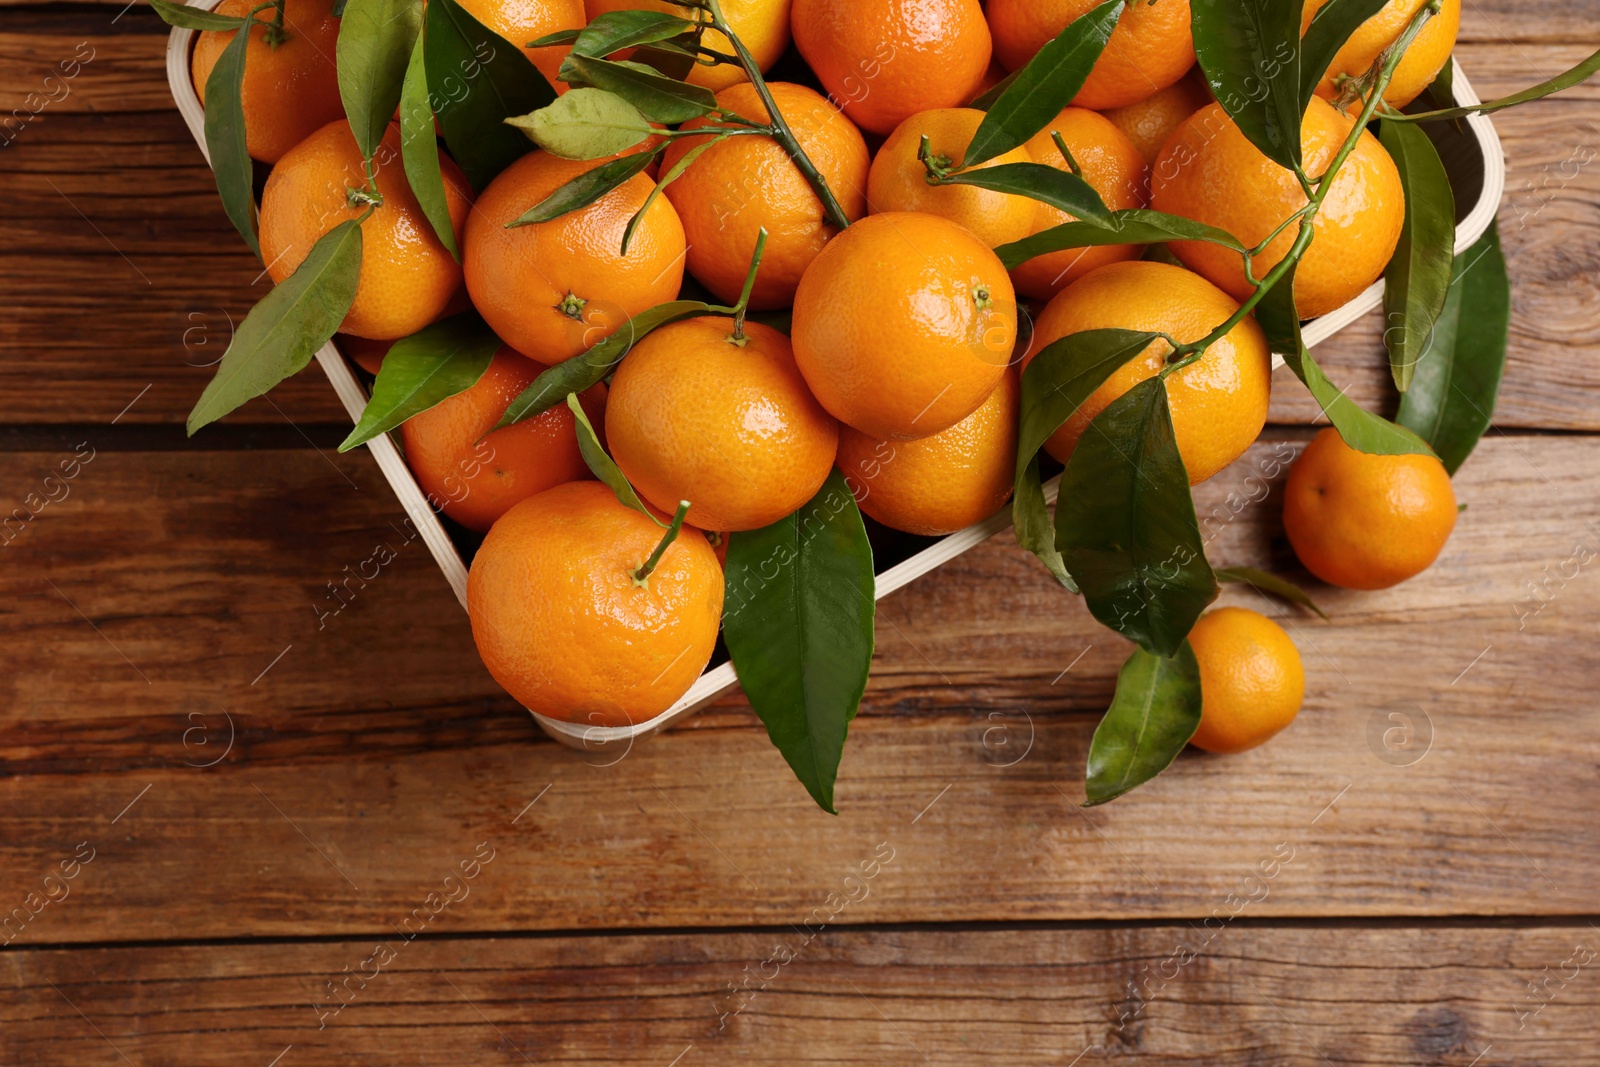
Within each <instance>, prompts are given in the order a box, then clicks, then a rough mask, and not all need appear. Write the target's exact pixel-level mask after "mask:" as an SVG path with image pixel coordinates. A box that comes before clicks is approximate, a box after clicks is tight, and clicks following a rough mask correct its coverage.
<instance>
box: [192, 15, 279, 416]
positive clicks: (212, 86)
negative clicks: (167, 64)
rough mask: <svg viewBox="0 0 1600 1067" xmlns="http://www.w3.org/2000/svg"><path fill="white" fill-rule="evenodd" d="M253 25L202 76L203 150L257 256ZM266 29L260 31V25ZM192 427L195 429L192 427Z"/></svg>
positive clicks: (229, 210)
mask: <svg viewBox="0 0 1600 1067" xmlns="http://www.w3.org/2000/svg"><path fill="white" fill-rule="evenodd" d="M255 29H256V28H255V27H254V26H248V27H246V28H245V29H243V30H241V31H240V32H238V33H236V34H234V35H233V40H232V41H229V42H228V47H226V48H224V49H223V50H222V55H220V56H218V57H217V65H216V66H214V67H212V68H211V75H210V77H208V78H206V155H208V156H210V157H211V170H212V171H213V172H214V173H215V175H216V179H217V195H219V196H220V197H222V210H223V211H224V212H226V213H227V216H228V221H230V222H232V223H233V228H234V229H236V230H238V231H239V236H240V237H243V238H244V243H245V244H247V245H249V246H250V251H252V252H254V253H255V254H256V258H257V259H260V258H261V243H260V241H258V240H257V239H256V197H255V168H254V165H253V164H251V162H250V149H249V148H248V147H247V146H246V144H245V134H244V96H243V88H244V57H245V49H246V47H247V46H248V44H249V41H250V35H251V34H252V33H254V32H255ZM263 32H264V31H263ZM191 432H193V431H191Z"/></svg>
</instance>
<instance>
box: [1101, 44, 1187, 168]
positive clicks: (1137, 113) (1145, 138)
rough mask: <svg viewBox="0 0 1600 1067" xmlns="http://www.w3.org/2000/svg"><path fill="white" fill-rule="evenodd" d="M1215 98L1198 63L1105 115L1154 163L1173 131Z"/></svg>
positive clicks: (1150, 162) (1147, 161) (1141, 153)
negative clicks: (1162, 85)
mask: <svg viewBox="0 0 1600 1067" xmlns="http://www.w3.org/2000/svg"><path fill="white" fill-rule="evenodd" d="M1213 99H1214V98H1213V97H1212V95H1211V89H1210V88H1209V87H1208V86H1207V85H1206V79H1205V75H1204V74H1203V73H1201V71H1200V66H1199V64H1196V65H1195V66H1193V67H1190V68H1189V73H1188V74H1185V75H1184V76H1183V77H1181V78H1179V79H1178V80H1177V81H1175V82H1173V83H1172V84H1171V85H1169V86H1167V87H1166V88H1165V89H1160V90H1157V91H1156V92H1154V93H1151V94H1150V95H1149V96H1147V97H1145V98H1144V99H1143V100H1138V101H1135V102H1134V103H1131V104H1128V105H1126V106H1125V107H1117V108H1111V109H1110V110H1108V111H1107V112H1105V116H1106V118H1107V119H1109V120H1110V121H1111V125H1113V126H1115V127H1116V128H1117V129H1119V130H1121V131H1122V132H1123V135H1124V136H1126V137H1127V138H1128V140H1129V141H1130V142H1131V143H1132V144H1133V147H1135V148H1137V149H1138V150H1139V154H1140V155H1141V156H1143V157H1144V161H1145V163H1147V164H1149V165H1150V166H1152V167H1153V166H1155V162H1156V160H1157V159H1158V158H1159V157H1160V155H1161V149H1162V147H1163V146H1164V145H1165V144H1166V143H1167V138H1168V137H1171V136H1172V131H1174V130H1176V129H1177V128H1178V127H1179V126H1182V125H1183V120H1184V119H1186V118H1188V117H1189V116H1190V115H1193V114H1194V113H1195V112H1196V111H1199V110H1200V109H1201V108H1203V107H1205V106H1206V105H1207V104H1209V103H1211V101H1212V100H1213Z"/></svg>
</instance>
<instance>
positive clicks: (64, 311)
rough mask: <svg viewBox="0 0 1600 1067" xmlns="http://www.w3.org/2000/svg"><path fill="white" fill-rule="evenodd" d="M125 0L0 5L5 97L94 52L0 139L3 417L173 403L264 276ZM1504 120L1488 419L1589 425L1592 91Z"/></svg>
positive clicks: (1569, 51) (1537, 65) (1369, 323)
mask: <svg viewBox="0 0 1600 1067" xmlns="http://www.w3.org/2000/svg"><path fill="white" fill-rule="evenodd" d="M1524 6H1525V5H1524ZM1593 6H1594V5H1593V4H1592V2H1591V3H1587V4H1579V5H1575V6H1573V5H1569V6H1567V7H1564V8H1560V9H1551V10H1549V11H1540V12H1538V13H1537V14H1530V13H1528V12H1526V11H1521V10H1520V9H1517V10H1518V13H1517V15H1516V16H1515V17H1514V18H1513V17H1512V15H1511V14H1510V12H1511V11H1512V10H1513V9H1516V5H1514V4H1512V3H1511V0H1505V3H1502V4H1499V5H1487V6H1486V5H1478V4H1473V5H1468V9H1467V11H1466V13H1465V15H1464V23H1465V28H1464V31H1463V40H1464V43H1463V45H1462V46H1461V48H1460V50H1459V55H1460V57H1461V61H1462V63H1463V64H1464V65H1466V66H1467V68H1468V70H1469V72H1470V74H1471V76H1472V78H1473V80H1474V83H1475V84H1476V86H1477V88H1478V89H1479V92H1480V94H1482V95H1483V96H1485V97H1490V96H1494V95H1501V94H1504V93H1507V92H1511V91H1514V90H1515V89H1518V88H1522V87H1524V86H1526V85H1528V84H1530V83H1531V82H1532V81H1535V80H1537V79H1538V78H1540V77H1543V76H1546V75H1548V74H1551V73H1554V72H1555V71H1557V70H1560V69H1562V68H1564V67H1566V66H1570V65H1571V64H1572V63H1574V62H1576V61H1577V60H1578V59H1579V58H1581V57H1582V56H1583V55H1585V54H1587V53H1588V51H1590V50H1591V49H1590V48H1589V47H1588V46H1587V45H1585V44H1582V43H1572V38H1574V37H1576V38H1579V39H1580V40H1581V39H1582V37H1583V35H1584V34H1585V33H1588V32H1591V31H1592V26H1593V19H1591V20H1590V21H1589V22H1584V21H1583V17H1584V12H1585V11H1587V10H1589V9H1590V8H1591V7H1593ZM120 8H121V5H115V8H114V9H111V10H108V9H105V8H101V7H94V6H87V5H85V6H82V7H79V6H68V5H63V6H60V7H54V8H50V9H46V10H44V11H43V12H41V11H39V10H37V9H28V10H27V11H22V12H18V11H5V10H4V9H3V8H0V115H3V114H4V112H5V111H6V110H7V109H9V108H11V107H16V106H20V105H21V104H22V103H23V101H24V100H25V99H26V94H28V93H30V92H36V91H38V90H39V88H40V86H41V84H42V80H43V78H44V77H46V76H47V75H49V74H50V73H51V72H52V71H54V70H55V69H56V67H57V65H58V64H59V63H60V61H61V60H62V59H63V58H64V57H66V56H70V55H72V54H73V53H74V51H75V50H76V49H77V48H78V47H79V45H80V42H86V43H87V45H88V47H91V48H93V49H94V55H95V58H94V59H92V60H91V61H90V62H89V63H88V64H87V65H85V66H84V67H83V69H82V72H81V73H80V75H79V76H78V77H77V78H75V79H73V80H72V81H71V83H70V89H71V91H70V93H68V95H67V96H66V97H65V98H64V99H62V100H61V101H60V102H59V103H52V104H51V105H50V106H49V107H48V108H46V109H45V110H44V111H43V112H42V114H41V116H40V117H39V118H38V119H36V120H34V121H33V122H31V123H29V124H28V125H27V126H26V127H25V128H23V129H22V130H21V131H20V132H19V133H18V134H17V136H16V137H15V138H14V142H13V143H12V144H11V145H10V146H9V147H6V148H3V149H0V202H4V203H6V204H7V205H8V222H9V225H8V226H7V227H6V228H5V230H4V232H0V281H3V282H4V284H5V285H6V288H7V291H8V292H15V293H17V294H18V299H17V300H16V302H15V305H14V307H13V311H12V313H10V314H8V315H7V316H6V318H5V320H4V321H0V423H41V422H43V423H57V422H65V423H93V422H103V421H106V419H107V417H108V415H110V414H115V413H116V412H117V411H119V410H120V409H121V408H122V406H123V405H124V404H126V403H127V398H129V397H132V396H133V395H135V394H136V393H138V392H139V391H140V390H141V389H143V388H144V387H145V386H146V385H149V386H151V388H150V391H149V393H148V394H146V396H145V397H144V398H143V399H142V400H141V402H140V403H139V404H138V405H137V406H136V407H135V408H134V409H133V410H132V411H130V412H129V413H128V414H127V416H126V418H127V419H129V420H131V421H135V422H162V423H176V422H181V421H182V419H183V417H184V415H185V414H186V413H187V412H188V410H189V408H190V406H191V405H192V404H193V402H194V398H195V397H197V396H198V395H199V392H200V390H201V389H202V388H203V387H204V384H205V381H206V379H207V376H208V375H209V373H210V372H209V370H208V369H206V368H205V366H204V364H205V363H206V362H207V361H208V360H210V359H212V358H214V352H213V351H212V350H211V349H209V348H205V347H204V346H203V345H201V344H199V342H200V341H205V342H206V344H210V345H212V346H215V345H216V344H218V343H219V342H222V343H225V341H224V339H225V338H226V337H227V336H228V332H229V323H230V321H231V322H232V323H234V324H236V323H237V322H238V321H239V320H240V319H241V318H242V317H243V314H244V312H245V311H247V310H248V309H249V307H250V305H251V304H253V303H254V301H255V300H256V299H258V298H259V296H260V293H261V292H262V291H263V289H264V286H265V282H264V281H258V280H257V279H258V276H259V274H260V265H259V264H258V263H256V262H255V261H254V260H253V259H252V258H251V257H250V256H249V254H248V253H247V252H246V251H245V250H244V249H243V248H242V247H241V246H240V245H239V242H238V240H237V238H236V237H235V236H234V235H233V234H232V231H231V229H230V227H229V225H228V223H227V220H226V218H225V217H224V216H223V214H222V211H221V207H220V205H219V203H218V201H217V198H216V194H215V189H214V187H213V185H212V183H211V177H210V174H209V172H208V171H207V170H206V168H205V165H204V163H203V161H202V160H201V158H200V155H199V152H198V150H197V149H196V148H195V147H194V145H193V143H192V139H191V138H190V136H189V133H188V131H187V129H186V128H185V127H184V125H183V122H182V120H181V119H180V118H179V117H178V115H177V113H176V111H175V110H173V108H172V106H171V102H170V94H169V92H168V89H167V86H166V79H165V72H164V66H163V60H162V58H161V57H162V49H163V40H162V37H161V33H162V26H161V24H160V22H159V20H157V19H156V18H155V16H154V15H153V14H152V13H150V12H149V11H147V10H145V9H144V8H143V7H142V6H140V7H137V8H135V9H133V10H130V11H129V12H128V13H127V14H126V15H124V16H122V17H121V18H120V19H119V20H118V21H117V23H115V24H112V23H111V22H110V18H109V16H110V15H113V14H115V13H116V11H117V10H120ZM1579 26H1581V27H1587V29H1579V28H1576V27H1579ZM1513 30H1514V33H1513V32H1512V31H1513ZM1495 121H1496V124H1497V126H1498V127H1499V129H1500V132H1501V136H1502V138H1503V140H1504V142H1505V147H1506V152H1507V156H1508V158H1509V161H1510V167H1511V175H1510V179H1509V183H1508V191H1507V200H1506V205H1505V207H1504V209H1503V210H1502V228H1503V230H1504V231H1505V243H1506V249H1507V254H1508V257H1509V260H1510V269H1511V272H1512V278H1513V284H1514V292H1515V302H1514V315H1513V322H1512V341H1513V348H1512V356H1511V366H1510V368H1509V370H1508V373H1507V379H1506V384H1505V388H1504V390H1503V393H1502V396H1501V402H1500V406H1499V410H1498V412H1497V414H1496V421H1497V423H1498V424H1499V425H1501V426H1505V427H1545V428H1559V429H1569V430H1597V429H1600V399H1597V397H1600V368H1597V366H1596V363H1595V361H1594V360H1593V359H1591V358H1589V357H1588V356H1587V354H1586V351H1585V349H1586V346H1591V345H1593V344H1595V343H1597V341H1600V289H1597V286H1596V281H1595V279H1596V278H1597V277H1600V258H1597V257H1600V252H1597V251H1596V246H1595V242H1593V241H1581V240H1576V239H1575V238H1574V236H1573V235H1574V234H1576V233H1580V232H1589V231H1590V230H1592V229H1593V228H1594V227H1595V226H1596V225H1600V169H1597V167H1596V166H1595V160H1596V159H1597V158H1600V90H1597V89H1596V88H1595V87H1594V86H1592V85H1584V86H1580V87H1578V88H1575V89H1573V90H1570V91H1569V92H1568V93H1567V94H1564V95H1563V96H1562V97H1560V98H1557V99H1555V100H1550V101H1545V102H1541V103H1539V104H1535V105H1531V106H1529V107H1526V108H1520V109H1516V110H1513V111H1510V112H1503V113H1501V114H1499V115H1498V116H1497V117H1496V120H1495ZM1380 335H1381V326H1380V322H1379V318H1378V315H1377V314H1376V313H1374V314H1373V315H1371V316H1368V317H1367V318H1366V319H1365V320H1363V321H1362V322H1361V323H1358V324H1357V325H1356V326H1354V327H1351V328H1350V329H1349V330H1348V331H1346V332H1345V333H1344V334H1341V335H1340V336H1339V337H1337V338H1335V339H1334V340H1332V341H1329V342H1327V343H1326V344H1325V345H1323V346H1322V347H1321V348H1319V349H1318V358H1319V359H1320V360H1321V361H1322V362H1323V363H1324V364H1325V366H1326V367H1327V369H1328V372H1329V374H1330V375H1331V376H1332V377H1333V378H1334V379H1335V380H1336V381H1338V382H1339V383H1340V384H1341V385H1344V386H1346V387H1347V388H1348V389H1349V391H1350V394H1351V395H1352V396H1353V397H1355V398H1356V399H1357V400H1359V401H1360V402H1361V403H1363V404H1365V405H1367V406H1369V407H1372V408H1375V409H1377V410H1383V411H1392V410H1393V408H1394V406H1395V404H1396V397H1395V394H1394V392H1393V389H1392V387H1391V386H1390V385H1389V382H1388V377H1387V370H1386V363H1385V359H1384V356H1383V352H1382V343H1381V336H1380ZM108 351H114V352H115V353H116V359H115V360H108V359H107V358H106V353H107V352H108ZM194 364H201V366H195V365H194ZM1276 385H1277V386H1278V388H1277V390H1276V396H1275V397H1274V401H1273V407H1272V415H1271V418H1272V421H1273V422H1275V423H1279V424H1289V425H1294V424H1305V423H1309V422H1314V421H1319V419H1320V415H1319V412H1318V411H1317V409H1316V407H1315V405H1314V404H1313V403H1312V402H1311V400H1310V398H1309V396H1308V395H1307V394H1306V392H1305V390H1304V389H1303V388H1301V387H1300V386H1299V385H1298V384H1297V383H1296V382H1294V381H1293V380H1292V378H1291V377H1290V376H1289V375H1287V374H1286V373H1282V372H1280V374H1279V375H1278V377H1277V380H1276ZM272 400H273V401H274V402H275V403H276V404H277V405H278V406H279V408H281V409H282V411H281V412H280V411H278V410H274V408H273V407H272V406H271V404H268V403H266V402H264V401H259V400H258V401H255V402H252V403H251V404H249V405H247V406H246V407H245V408H244V409H243V410H242V411H240V412H239V413H237V414H236V415H234V416H231V418H232V419H234V420H235V421H240V422H254V423H273V422H281V421H282V419H283V418H284V417H285V414H286V415H287V416H288V417H289V418H292V419H294V420H296V421H300V422H330V423H331V422H343V421H346V416H345V413H344V411H343V409H342V408H341V407H340V406H339V405H338V403H337V401H336V400H335V398H334V397H333V395H332V392H331V390H330V389H329V388H328V386H327V385H326V383H325V382H324V381H323V380H322V379H321V377H320V376H319V375H318V374H317V373H316V372H315V371H310V372H308V373H306V374H304V375H302V376H300V377H299V378H297V379H294V380H292V381H290V382H288V383H286V384H285V385H283V386H280V387H279V389H278V390H277V391H275V392H274V393H273V395H272Z"/></svg>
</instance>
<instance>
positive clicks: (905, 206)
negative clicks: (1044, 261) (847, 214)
mask: <svg viewBox="0 0 1600 1067" xmlns="http://www.w3.org/2000/svg"><path fill="white" fill-rule="evenodd" d="M984 118H985V116H984V113H983V112H982V111H978V110H977V109H975V108H970V107H957V108H940V109H936V110H933V111H919V112H917V113H916V114H915V115H912V116H911V117H910V118H908V119H906V120H905V121H904V122H902V123H901V124H900V125H898V126H896V127H895V130H894V132H893V133H891V134H890V135H889V139H888V140H887V141H885V142H884V143H883V147H882V148H880V149H878V154H877V156H876V157H875V158H874V159H873V161H872V170H871V172H870V173H869V175H868V177H867V207H868V210H869V211H871V212H872V213H873V214H882V213H883V212H885V211H921V212H925V213H927V214H929V215H939V216H942V217H944V218H947V219H949V220H950V221H952V222H959V223H960V224H961V225H963V226H965V227H966V228H967V229H969V230H971V231H972V232H973V233H974V234H975V235H976V236H977V237H978V239H979V240H980V241H982V242H983V243H984V244H986V245H988V246H990V247H991V248H994V247H997V246H999V245H1003V244H1010V243H1011V242H1012V241H1020V240H1022V238H1024V237H1026V236H1028V235H1029V234H1030V233H1032V232H1033V225H1034V217H1035V215H1036V208H1037V207H1038V206H1039V202H1038V201H1037V200H1031V199H1029V198H1028V197H1025V196H1018V195H1016V194H1014V193H1001V192H996V191H994V190H992V189H982V188H979V187H978V186H976V185H935V184H933V183H932V182H931V181H930V180H929V174H928V168H927V167H926V166H925V165H924V164H923V161H922V158H921V153H922V139H923V138H924V137H926V138H927V139H928V147H929V151H930V152H931V153H932V160H931V162H932V164H933V166H934V167H935V168H937V169H939V170H941V171H949V170H951V169H953V168H955V167H958V166H960V164H961V161H962V157H963V156H965V155H966V151H967V146H968V145H969V144H971V143H972V135H973V134H975V133H977V132H978V126H979V125H980V124H981V123H982V122H983V120H984ZM1030 159H1031V157H1030V156H1029V155H1028V152H1027V150H1026V149H1025V148H1022V147H1017V148H1013V149H1012V150H1011V151H1009V152H1006V153H1004V154H1003V155H999V156H996V157H995V158H993V159H991V160H988V161H987V162H985V163H983V164H981V165H980V166H979V167H978V168H976V169H979V170H982V169H984V168H987V167H998V166H1001V165H1003V164H1010V163H1027V162H1029V161H1030Z"/></svg>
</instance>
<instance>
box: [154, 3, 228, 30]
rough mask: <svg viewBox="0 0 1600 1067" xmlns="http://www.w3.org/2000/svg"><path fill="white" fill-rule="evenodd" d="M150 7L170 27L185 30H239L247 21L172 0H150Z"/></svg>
mask: <svg viewBox="0 0 1600 1067" xmlns="http://www.w3.org/2000/svg"><path fill="white" fill-rule="evenodd" d="M150 7H151V9H152V10H154V11H155V13H156V14H157V15H159V16H161V21H162V22H165V23H166V24H167V25H168V26H177V27H179V28H181V29H185V30H222V31H224V32H226V31H228V30H237V29H238V28H239V27H240V26H243V25H244V24H245V22H246V19H245V18H244V17H243V16H241V15H219V14H217V13H216V12H215V11H206V10H204V9H203V8H198V7H190V6H189V5H187V4H175V3H173V2H172V0H150Z"/></svg>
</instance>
